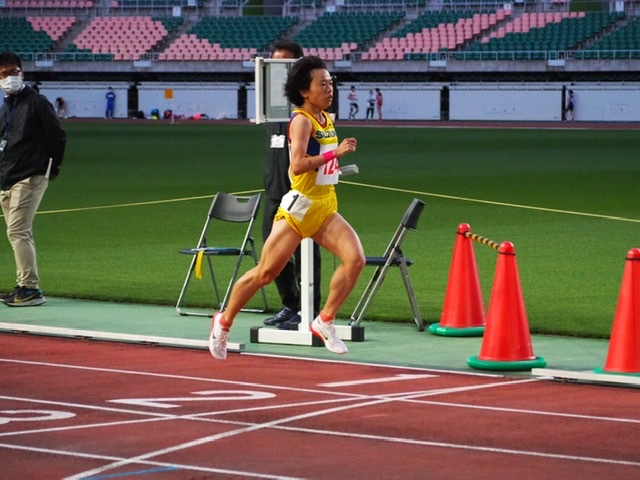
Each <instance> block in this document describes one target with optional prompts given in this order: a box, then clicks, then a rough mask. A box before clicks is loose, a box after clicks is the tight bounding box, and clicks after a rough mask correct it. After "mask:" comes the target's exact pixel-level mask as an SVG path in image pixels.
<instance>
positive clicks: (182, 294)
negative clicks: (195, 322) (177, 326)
mask: <svg viewBox="0 0 640 480" xmlns="http://www.w3.org/2000/svg"><path fill="white" fill-rule="evenodd" d="M207 263H208V265H209V273H210V274H211V282H212V285H213V291H214V293H215V295H216V301H217V302H218V303H217V304H218V305H220V291H219V290H218V282H217V281H216V277H215V272H214V269H213V264H212V262H211V259H210V258H209V257H207ZM195 268H196V255H193V258H192V259H191V264H190V265H189V269H188V270H187V277H186V278H185V280H184V284H183V285H182V290H180V295H179V296H178V301H177V302H176V312H178V314H180V315H182V316H187V315H198V316H206V317H209V316H211V315H213V314H209V313H202V312H189V311H186V310H183V308H182V302H183V301H184V298H185V296H186V294H187V289H188V287H189V284H190V283H191V278H192V277H193V275H194V272H195Z"/></svg>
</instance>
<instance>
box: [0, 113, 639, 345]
mask: <svg viewBox="0 0 640 480" xmlns="http://www.w3.org/2000/svg"><path fill="white" fill-rule="evenodd" d="M64 127H65V129H66V130H67V132H68V135H69V140H68V150H67V156H66V159H65V163H64V166H63V169H62V172H61V175H60V177H59V178H58V179H57V180H56V181H55V182H52V183H51V185H50V187H49V190H48V191H47V193H46V195H45V198H44V201H43V203H42V205H41V208H40V213H39V214H38V217H37V218H36V222H35V235H36V241H37V245H38V256H39V264H40V269H41V277H42V287H43V289H44V290H45V294H48V295H53V296H67V297H77V298H92V299H103V300H114V301H130V302H143V303H155V304H167V305H170V304H174V303H175V301H176V300H177V296H178V293H179V291H180V287H181V285H182V281H183V280H184V276H185V274H186V270H187V267H188V264H189V259H188V258H187V257H185V256H183V255H179V254H178V250H179V249H180V248H184V247H191V246H194V245H193V244H194V243H195V242H196V240H197V238H198V235H199V233H200V230H201V228H202V225H203V222H204V218H205V215H206V212H207V209H208V206H209V204H210V202H211V198H212V196H213V195H214V194H215V192H217V191H225V192H231V193H238V192H252V191H259V190H261V189H262V174H263V162H264V157H265V150H266V144H267V137H266V132H265V129H264V128H263V127H262V126H255V125H224V124H220V123H215V122H212V123H201V124H182V125H171V124H168V123H153V122H148V121H141V122H140V123H126V124H124V123H112V124H105V123H83V122H65V124H64ZM338 133H339V135H340V136H341V137H346V136H355V137H357V138H358V142H359V144H358V145H359V148H358V153H357V154H355V155H353V156H350V157H345V158H343V159H342V161H341V163H342V164H343V165H345V164H349V163H357V164H358V166H359V168H360V173H359V174H358V175H357V176H350V177H345V178H344V181H343V182H341V185H339V187H338V197H339V202H340V211H341V213H342V214H343V215H344V216H345V217H346V218H347V219H348V220H349V221H350V222H351V223H352V224H353V226H354V227H355V229H356V230H357V232H358V233H359V235H360V238H361V240H362V243H363V245H364V247H365V252H366V254H367V255H380V254H382V252H383V251H384V249H385V247H386V245H387V243H388V242H389V240H390V238H391V236H392V234H393V232H394V231H395V229H396V227H397V226H398V223H399V221H400V218H401V216H402V214H403V213H404V210H405V209H406V208H407V206H408V205H409V203H410V201H411V199H412V198H414V197H418V198H421V199H422V200H423V201H424V202H425V203H426V207H425V210H424V212H423V215H422V217H421V220H420V223H419V226H418V230H417V231H416V232H415V233H412V234H410V235H408V236H407V237H406V239H405V242H404V245H403V247H404V251H405V253H406V255H407V256H409V257H411V258H412V259H413V260H414V262H415V264H414V265H413V266H412V267H411V270H410V272H411V278H412V281H413V285H414V288H415V290H416V296H417V298H418V303H419V305H420V308H421V311H422V314H423V316H424V318H425V320H426V321H427V322H429V323H433V322H437V321H439V319H440V314H441V311H442V305H443V300H444V293H445V289H446V284H447V279H448V275H449V267H450V263H451V255H452V250H453V246H454V242H455V238H456V235H455V232H456V229H457V227H458V225H459V224H460V223H468V224H470V225H471V230H472V232H474V233H477V234H479V235H482V236H485V237H487V238H489V239H492V240H494V241H496V242H502V241H511V242H513V244H514V246H515V249H516V253H517V257H516V259H517V266H518V269H519V273H520V280H521V288H522V291H523V298H524V302H525V305H526V310H527V313H528V320H529V324H530V328H531V331H532V332H535V333H553V334H562V335H576V336H586V337H607V336H608V335H609V333H610V330H611V323H612V321H613V318H614V315H615V308H616V304H617V300H618V294H619V291H620V286H621V281H622V273H623V269H624V266H625V255H626V253H627V252H628V250H629V249H630V248H632V247H637V246H640V245H639V244H640V241H639V240H638V238H639V233H640V206H639V204H638V201H637V197H638V194H637V191H638V189H637V185H638V184H639V183H640V164H638V162H637V146H638V140H637V132H635V131H622V130H620V131H617V130H545V129H513V130H511V129H507V130H505V129H482V128H478V129H471V128H455V129H454V128H367V127H354V126H344V125H339V126H338ZM261 222H262V217H261V216H260V219H259V222H258V224H257V225H256V229H255V237H256V239H257V241H258V244H259V245H261V244H262V239H261V235H260V231H261V230H260V223H261ZM232 230H233V229H225V230H224V231H220V232H219V235H220V243H219V244H223V243H229V242H231V243H234V241H235V240H234V239H233V238H232V237H233V236H234V235H235V236H236V237H237V236H238V232H233V231H232ZM474 250H475V255H476V262H477V265H478V270H479V272H480V279H481V287H482V291H483V295H484V298H485V302H486V306H488V301H489V297H490V293H491V288H492V284H493V280H494V274H495V266H496V258H497V257H496V252H495V251H494V250H492V249H490V248H487V247H485V246H484V245H481V244H479V243H478V244H475V245H474ZM335 262H336V260H335V259H334V258H333V257H332V256H331V255H330V254H328V253H327V252H325V253H324V254H323V284H322V288H323V290H325V291H326V288H327V285H328V279H329V278H330V275H331V272H332V270H333V269H334V268H335ZM245 265H247V266H248V262H247V263H246V264H245ZM220 269H221V272H220V274H221V277H223V278H226V276H228V275H229V274H230V271H231V263H230V262H225V261H224V260H223V261H222V262H221V263H220ZM227 272H228V273H227ZM372 273H373V270H372V269H369V268H367V269H365V271H364V273H363V275H362V278H361V279H360V281H359V283H358V286H357V288H356V290H355V291H354V293H353V294H352V296H351V298H350V299H349V300H348V301H347V303H346V304H345V305H344V307H343V309H342V311H341V312H340V313H341V316H342V317H343V318H346V317H349V316H350V314H351V312H352V310H353V308H354V306H355V303H356V301H357V300H358V298H359V295H360V293H361V292H362V290H363V289H364V287H365V285H366V282H367V281H368V278H369V276H370V275H371V274H372ZM13 282H14V263H13V255H12V253H11V250H10V247H9V245H8V243H5V247H4V248H2V249H0V289H2V290H8V289H10V288H11V287H13ZM267 293H268V297H269V301H270V305H271V307H272V308H273V309H274V310H275V309H278V308H279V302H278V297H277V293H276V290H275V287H273V286H269V287H268V289H267ZM189 301H190V302H191V303H192V304H194V305H201V306H202V305H211V293H210V290H209V289H208V283H207V282H206V279H205V281H202V282H196V283H195V284H194V289H193V292H192V296H191V297H190V299H189ZM255 303H256V305H257V304H258V302H255ZM367 318H373V319H380V320H389V321H402V322H408V323H409V322H412V321H413V320H412V318H411V310H410V308H409V302H408V301H407V298H406V295H405V292H404V288H403V286H402V281H401V279H400V275H399V272H395V271H391V272H390V273H389V275H388V277H387V279H386V280H385V282H384V284H383V286H382V288H381V289H380V291H379V292H378V294H377V295H376V297H375V300H374V302H373V304H372V306H371V308H370V309H369V312H368V315H367Z"/></svg>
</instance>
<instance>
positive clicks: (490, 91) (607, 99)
mask: <svg viewBox="0 0 640 480" xmlns="http://www.w3.org/2000/svg"><path fill="white" fill-rule="evenodd" d="M353 85H355V87H356V91H357V93H358V103H359V106H360V111H359V112H358V115H357V117H356V118H357V119H364V117H365V112H366V108H367V96H368V92H369V89H370V88H376V87H378V88H380V89H381V90H382V93H383V95H384V105H383V118H384V119H385V120H436V121H437V120H440V119H441V118H442V116H441V108H442V107H441V104H442V103H443V102H442V97H443V95H444V93H443V92H445V89H448V97H449V98H448V109H449V110H448V112H449V119H450V120H487V121H510V120H513V121H516V120H518V121H560V120H561V119H562V106H563V103H564V92H565V90H567V89H569V88H571V89H572V90H573V91H574V94H575V103H576V106H575V114H576V121H609V122H617V121H620V122H621V121H625V122H628V121H640V83H634V84H609V83H608V84H574V85H571V86H569V85H564V84H542V85H541V84H522V83H518V84H506V83H491V84H486V85H478V84H451V85H449V84H425V83H405V84H393V83H389V84H369V83H354V84H353ZM109 86H111V87H113V89H114V91H115V93H116V96H117V100H116V108H115V117H117V118H125V117H127V115H128V105H127V96H128V90H129V85H128V84H125V83H111V84H106V83H105V84H102V83H91V84H88V83H54V82H44V83H42V84H41V85H40V87H39V88H40V92H41V93H42V94H44V95H45V96H46V97H47V98H48V99H49V101H50V102H51V103H54V101H55V99H56V97H58V96H61V97H62V98H64V99H65V101H66V104H67V116H71V117H85V118H102V117H104V110H105V105H106V99H105V94H106V91H107V87H109ZM350 86H351V84H340V85H339V86H338V98H339V110H338V116H339V118H340V119H342V120H346V119H347V118H348V115H349V100H348V99H347V95H348V93H349V87H350ZM243 88H244V86H243V85H242V84H240V83H202V84H193V83H142V84H140V85H138V87H137V89H138V92H137V95H138V108H137V110H142V111H143V112H144V114H145V116H146V117H149V116H150V114H151V110H152V109H153V108H157V109H158V110H159V111H160V113H161V114H162V112H164V111H165V110H173V112H174V114H176V115H183V116H185V117H190V116H192V115H194V114H196V113H205V114H206V115H207V116H208V117H209V118H212V119H223V118H229V119H237V118H243V117H245V116H246V118H249V119H251V118H255V113H256V110H255V109H256V106H255V86H254V85H252V84H249V85H247V86H246V100H245V98H244V97H243V96H241V90H242V89H243ZM169 96H172V97H173V98H168V97H169ZM240 99H242V100H240ZM245 102H246V103H245ZM240 103H242V105H240ZM444 103H445V104H446V103H447V102H444ZM243 110H244V111H243ZM374 118H377V112H376V113H375V116H374Z"/></svg>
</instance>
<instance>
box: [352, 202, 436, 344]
mask: <svg viewBox="0 0 640 480" xmlns="http://www.w3.org/2000/svg"><path fill="white" fill-rule="evenodd" d="M423 209H424V202H423V201H422V200H418V199H417V198H414V199H413V201H412V202H411V204H410V205H409V208H407V211H406V212H405V213H404V215H403V217H402V221H401V222H400V225H399V226H398V229H397V230H396V232H395V233H394V235H393V238H392V239H391V242H390V243H389V246H388V247H387V249H386V250H385V252H384V255H383V256H381V257H366V258H367V263H366V264H367V265H370V266H375V267H376V270H375V272H374V273H373V277H371V280H369V284H368V285H367V288H366V289H365V291H364V292H363V293H362V296H361V297H360V300H359V301H358V304H357V305H356V308H355V310H354V311H353V314H352V315H351V319H350V321H349V325H354V326H355V325H359V324H360V322H361V321H362V317H363V316H364V314H365V313H366V311H367V309H368V308H369V305H370V304H371V302H372V300H373V297H374V296H375V294H376V292H377V291H378V289H379V288H380V285H382V282H383V281H384V278H385V276H386V275H387V271H388V270H389V268H391V267H399V268H400V273H401V274H402V280H403V282H404V287H405V290H406V291H407V296H408V297H409V303H410V304H411V310H412V311H413V318H414V320H415V322H416V325H417V326H418V330H419V331H421V332H422V331H423V330H424V322H423V320H422V315H421V314H420V309H419V308H418V302H417V301H416V297H415V293H414V291H413V285H412V284H411V277H409V266H411V265H413V260H411V259H410V258H408V257H405V256H404V254H403V253H402V249H401V248H400V245H401V244H402V241H403V240H404V237H405V236H406V234H407V232H408V231H409V230H415V229H416V228H417V226H418V220H419V218H420V215H421V214H422V210H423Z"/></svg>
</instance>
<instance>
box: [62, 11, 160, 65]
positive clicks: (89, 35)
mask: <svg viewBox="0 0 640 480" xmlns="http://www.w3.org/2000/svg"><path fill="white" fill-rule="evenodd" d="M167 34H168V32H167V28H166V27H165V25H164V23H163V22H162V21H160V20H153V19H152V18H151V17H147V16H125V17H96V18H94V19H93V20H92V21H91V22H90V23H89V25H87V27H85V28H84V30H82V32H81V33H80V34H79V35H78V36H77V37H76V39H75V40H74V42H73V46H72V47H71V48H70V49H68V50H67V51H69V52H74V49H75V51H80V52H90V53H91V54H93V55H109V56H110V57H111V58H112V59H113V60H116V61H117V60H138V59H140V57H141V56H142V55H143V54H144V53H146V52H150V51H151V50H152V49H153V48H154V47H155V46H156V45H157V44H158V43H159V42H160V41H161V40H163V39H164V38H165V37H166V36H167Z"/></svg>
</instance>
